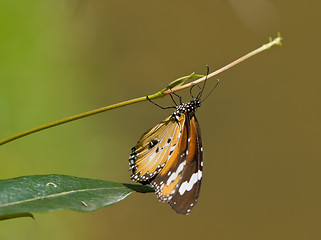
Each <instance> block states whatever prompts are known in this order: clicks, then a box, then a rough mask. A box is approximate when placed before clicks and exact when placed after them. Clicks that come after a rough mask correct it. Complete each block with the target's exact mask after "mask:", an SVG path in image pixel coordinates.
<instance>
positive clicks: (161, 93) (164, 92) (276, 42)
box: [0, 36, 282, 146]
mask: <svg viewBox="0 0 321 240" xmlns="http://www.w3.org/2000/svg"><path fill="white" fill-rule="evenodd" d="M281 40H282V38H281V36H278V37H277V38H275V39H274V40H273V41H272V39H271V40H270V42H269V43H267V44H264V45H263V46H262V47H260V48H258V49H256V50H254V51H252V52H250V53H248V54H246V55H244V56H243V57H241V58H239V59H237V60H235V61H234V62H232V63H230V64H228V65H226V66H224V67H222V68H220V69H218V70H217V71H215V72H213V73H210V74H209V75H207V76H205V77H202V78H200V79H197V80H195V81H193V82H190V83H187V84H184V85H182V86H180V85H181V83H184V82H185V80H188V79H190V78H192V77H195V76H199V75H195V74H191V75H189V76H186V77H183V78H181V79H177V80H175V81H174V82H172V84H173V86H171V87H174V88H173V89H171V90H168V88H165V89H163V90H161V91H159V92H157V93H155V94H153V95H149V96H148V97H149V98H150V99H155V98H161V97H164V96H165V95H167V94H170V93H172V92H176V91H179V90H182V89H184V88H188V87H191V86H193V85H195V84H197V83H200V82H202V81H205V80H206V79H209V78H210V77H213V76H215V75H217V74H219V73H221V72H223V71H225V70H227V69H229V68H231V67H233V66H235V65H237V64H239V63H240V62H243V61H244V60H246V59H248V58H250V57H252V56H254V55H256V54H258V53H260V52H262V51H264V50H267V49H269V48H271V47H272V46H273V45H281ZM177 81H178V82H177ZM175 86H177V87H175ZM146 100H147V97H146V96H144V97H139V98H135V99H131V100H128V101H124V102H121V103H116V104H113V105H109V106H106V107H102V108H99V109H95V110H92V111H89V112H85V113H81V114H78V115H75V116H72V117H68V118H64V119H61V120H58V121H55V122H52V123H49V124H44V125H41V126H39V127H36V128H32V129H30V130H27V131H24V132H21V133H18V134H16V135H13V136H11V137H8V138H5V139H3V140H1V141H0V146H1V145H3V144H6V143H8V142H11V141H13V140H16V139H18V138H21V137H24V136H27V135H29V134H32V133H35V132H39V131H42V130H45V129H47V128H51V127H55V126H58V125H61V124H64V123H68V122H72V121H74V120H77V119H81V118H85V117H88V116H91V115H94V114H97V113H101V112H105V111H108V110H111V109H114V108H119V107H124V106H127V105H130V104H133V103H138V102H142V101H146Z"/></svg>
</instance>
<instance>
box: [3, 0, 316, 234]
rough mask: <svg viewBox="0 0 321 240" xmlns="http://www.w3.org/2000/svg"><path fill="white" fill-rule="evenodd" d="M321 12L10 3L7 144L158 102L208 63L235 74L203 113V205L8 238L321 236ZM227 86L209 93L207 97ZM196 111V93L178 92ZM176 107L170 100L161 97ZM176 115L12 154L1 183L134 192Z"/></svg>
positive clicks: (50, 226) (129, 117) (149, 199)
mask: <svg viewBox="0 0 321 240" xmlns="http://www.w3.org/2000/svg"><path fill="white" fill-rule="evenodd" d="M320 7H321V3H320V2H319V1H308V2H303V1H274V0H273V1H272V0H271V1H269V0H243V1H239V0H229V1H219V0H214V1H210V0H207V1H170V2H163V1H145V0H142V1H117V0H108V1H87V0H72V1H61V0H58V1H28V2H21V1H19V2H18V1H1V2H0V35H1V37H0V84H1V85H0V111H1V113H0V114H1V117H0V138H1V139H3V138H5V137H8V136H11V135H13V134H16V133H18V132H21V131H23V130H27V129H30V128H32V127H36V126H38V125H40V124H44V123H49V122H51V121H54V120H58V119H61V118H64V117H67V116H71V115H74V114H78V113H81V112H85V111H88V110H91V109H95V108H98V107H102V106H106V105H109V104H112V103H117V102H120V101H123V100H127V99H131V98H134V97H139V96H143V95H146V94H151V93H154V92H156V91H158V90H160V89H162V88H163V87H164V86H166V85H167V84H168V83H169V82H171V81H172V80H174V79H176V78H179V77H181V76H185V75H187V74H190V73H191V72H196V73H199V74H204V73H205V71H206V68H205V66H206V64H208V65H209V66H210V69H211V70H212V71H214V70H215V69H218V68H219V67H222V66H224V65H225V64H227V63H229V62H231V61H233V60H235V59H236V58H238V57H240V56H242V55H244V54H246V53H248V52H249V51H251V50H253V49H255V48H257V47H259V46H261V45H262V44H264V43H266V42H267V41H268V37H275V36H276V33H277V32H278V31H280V32H281V34H282V36H283V37H284V42H283V46H282V47H273V48H272V49H270V50H268V51H266V52H264V53H262V54H260V55H258V56H255V57H253V58H251V59H250V60H248V61H246V62H243V63H242V64H240V65H238V66H236V67H234V68H233V69H230V70H228V71H227V72H224V73H223V74H221V75H219V76H218V77H217V78H219V79H220V81H221V83H220V84H219V86H218V87H217V89H216V90H215V91H214V92H213V94H212V95H211V96H210V97H209V98H208V100H207V101H206V102H204V104H203V106H202V108H200V109H199V111H198V112H197V116H198V119H199V122H200V124H201V128H202V133H203V144H204V149H205V165H204V166H205V169H204V178H203V185H202V191H201V195H200V199H199V203H198V205H197V206H196V207H195V209H194V210H193V212H192V213H191V214H190V215H189V216H180V215H178V214H176V213H175V212H174V211H173V210H171V208H170V207H169V206H168V205H167V204H161V203H159V202H158V200H157V199H156V197H155V196H154V194H145V195H143V194H133V195H131V196H130V197H128V198H126V199H125V200H124V201H122V202H120V203H118V204H116V205H113V206H111V207H107V208H104V209H101V210H99V211H96V212H92V213H87V214H85V213H79V212H71V211H58V212H53V213H45V214H35V217H36V221H34V220H32V219H29V218H22V219H14V220H9V221H3V222H0V239H19V240H20V239H48V240H50V239H111V238H119V239H125V238H127V239H149V238H152V239H220V240H230V239H247V240H252V239H253V240H254V239H292V240H296V239H309V240H310V239H312V240H314V239H321V228H320V223H321V194H320V182H321V181H320V180H321V177H320V168H321V161H320V160H321V159H320V156H321V149H320V138H321V127H320V123H321V111H320V109H321V108H320V107H321V78H320V68H319V65H320V63H319V62H320V49H321V47H320V43H321V41H320V40H321V33H320V26H319V25H320ZM214 84H215V79H212V80H211V81H209V82H208V88H207V90H209V89H210V87H211V86H213V85H214ZM180 94H182V95H183V96H184V99H185V101H188V100H190V98H189V95H188V91H185V92H180ZM158 103H160V104H163V105H168V104H171V101H170V99H169V98H168V97H166V98H164V99H161V100H158ZM169 114H171V111H162V110H160V109H158V108H157V107H155V106H154V105H152V104H150V103H148V102H144V103H140V104H136V105H132V106H128V107H124V108H120V109H117V110H114V111H110V112H107V113H103V114H99V115H97V116H93V117H90V118H86V119H83V120H79V121H76V122H73V123H70V124H66V125H63V126H59V127H56V128H53V129H49V130H46V131H43V132H40V133H37V134H34V135H32V136H28V137H25V138H23V139H20V140H17V141H15V142H12V143H9V144H7V145H4V146H2V147H1V149H0V161H1V162H0V178H1V179H6V178H13V177H17V176H23V175H33V174H53V173H58V174H67V175H73V176H78V177H88V178H97V179H105V180H112V181H118V182H130V179H129V176H130V173H129V172H128V171H127V169H128V156H129V153H130V149H131V147H132V146H133V145H134V144H135V143H136V141H137V140H138V139H139V137H140V136H141V134H142V133H143V132H145V131H146V130H147V129H148V128H150V127H152V126H153V125H155V124H156V123H158V122H160V121H161V120H162V119H164V118H165V117H167V116H168V115H169Z"/></svg>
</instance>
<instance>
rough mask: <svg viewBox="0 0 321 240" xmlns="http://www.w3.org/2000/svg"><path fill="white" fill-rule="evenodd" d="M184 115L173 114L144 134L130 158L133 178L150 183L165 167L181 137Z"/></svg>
mask: <svg viewBox="0 0 321 240" xmlns="http://www.w3.org/2000/svg"><path fill="white" fill-rule="evenodd" d="M183 115H184V114H182V115H181V116H182V117H180V118H179V119H178V120H177V119H176V118H175V117H174V116H172V115H171V116H169V117H168V118H166V119H165V120H164V121H162V122H160V123H159V124H157V125H156V126H155V127H153V128H152V129H150V130H148V131H147V132H146V133H144V134H143V135H142V137H141V138H140V140H139V141H138V143H137V145H136V146H135V147H133V149H132V154H131V156H130V158H129V164H130V169H132V171H133V174H132V176H131V178H132V180H134V181H136V182H141V183H144V184H145V183H149V181H150V180H151V179H152V178H153V177H155V176H156V175H157V174H158V173H159V172H160V171H161V170H162V169H163V167H164V166H165V164H166V162H167V160H168V159H169V158H170V157H171V155H172V153H173V152H174V150H175V148H176V146H177V143H178V142H179V139H180V138H181V133H182V129H183V128H182V125H183V123H184V121H185V116H183Z"/></svg>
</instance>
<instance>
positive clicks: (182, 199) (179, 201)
mask: <svg viewBox="0 0 321 240" xmlns="http://www.w3.org/2000/svg"><path fill="white" fill-rule="evenodd" d="M189 126H190V131H189V132H190V137H189V147H188V151H187V154H186V155H187V158H186V166H185V168H184V171H183V173H182V176H181V180H180V182H179V184H178V186H177V191H176V192H175V193H174V195H173V198H172V199H171V201H170V205H171V207H172V208H173V209H174V210H175V211H176V212H178V213H181V214H188V213H189V212H190V211H191V210H192V208H193V207H194V206H195V204H196V203H197V201H198V196H199V193H200V188H201V182H202V175H203V147H202V139H201V132H200V127H199V123H198V121H197V119H196V117H195V116H192V117H191V119H190V124H189Z"/></svg>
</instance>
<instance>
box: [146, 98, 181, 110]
mask: <svg viewBox="0 0 321 240" xmlns="http://www.w3.org/2000/svg"><path fill="white" fill-rule="evenodd" d="M146 98H147V100H148V101H150V102H151V103H152V104H154V105H156V106H157V107H159V108H161V109H168V108H176V107H172V106H170V107H163V106H161V105H159V104H157V103H155V102H154V101H152V100H151V99H150V98H149V97H148V96H146Z"/></svg>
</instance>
